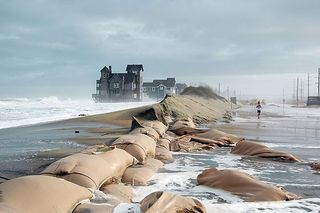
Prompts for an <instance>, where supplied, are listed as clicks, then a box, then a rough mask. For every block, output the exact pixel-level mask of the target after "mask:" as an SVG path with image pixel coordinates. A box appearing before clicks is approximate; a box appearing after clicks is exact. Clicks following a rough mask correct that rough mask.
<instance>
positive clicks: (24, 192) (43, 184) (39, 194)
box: [0, 175, 92, 213]
mask: <svg viewBox="0 0 320 213" xmlns="http://www.w3.org/2000/svg"><path fill="white" fill-rule="evenodd" d="M0 192H1V194H0V201H1V202H0V210H1V212H15V213H20V212H21V213H22V212H23V213H37V212H39V213H43V212H46V213H51V212H52V213H56V212H72V210H73V209H74V207H76V205H77V204H78V203H79V202H81V201H83V200H85V199H89V198H91V196H92V193H91V192H90V191H89V190H88V189H86V188H84V187H81V186H78V185H76V184H73V183H71V182H69V181H66V180H63V179H60V178H55V177H50V176H44V175H33V176H24V177H19V178H15V179H12V180H9V181H6V182H4V183H2V184H0Z"/></svg>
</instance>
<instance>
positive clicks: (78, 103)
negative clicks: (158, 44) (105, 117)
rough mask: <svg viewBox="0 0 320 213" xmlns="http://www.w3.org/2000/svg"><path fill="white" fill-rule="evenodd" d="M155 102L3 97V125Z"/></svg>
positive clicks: (0, 107)
mask: <svg viewBox="0 0 320 213" xmlns="http://www.w3.org/2000/svg"><path fill="white" fill-rule="evenodd" d="M153 103H155V102H129V103H95V102H94V101H93V100H92V99H84V100H73V99H59V98H57V97H55V96H52V97H44V98H6V99H0V129H3V128H9V127H17V126H24V125H30V124H38V123H45V122H50V121H57V120H62V119H68V118H74V117H77V116H78V115H79V114H86V115H94V114H99V113H107V112H114V111H119V110H123V109H129V108H134V107H139V106H145V105H150V104H153Z"/></svg>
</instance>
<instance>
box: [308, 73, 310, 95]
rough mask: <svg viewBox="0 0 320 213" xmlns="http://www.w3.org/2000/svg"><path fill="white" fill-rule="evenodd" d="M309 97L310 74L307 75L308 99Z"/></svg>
mask: <svg viewBox="0 0 320 213" xmlns="http://www.w3.org/2000/svg"><path fill="white" fill-rule="evenodd" d="M309 96H310V74H309V73H308V98H309Z"/></svg>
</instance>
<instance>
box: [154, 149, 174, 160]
mask: <svg viewBox="0 0 320 213" xmlns="http://www.w3.org/2000/svg"><path fill="white" fill-rule="evenodd" d="M154 158H155V159H157V160H160V161H162V162H163V163H165V162H168V161H171V160H172V159H173V158H172V153H171V151H169V150H168V149H167V148H165V147H163V146H157V147H156V155H155V157H154Z"/></svg>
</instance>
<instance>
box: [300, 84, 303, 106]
mask: <svg viewBox="0 0 320 213" xmlns="http://www.w3.org/2000/svg"><path fill="white" fill-rule="evenodd" d="M300 102H301V103H303V82H302V78H301V79H300Z"/></svg>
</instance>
